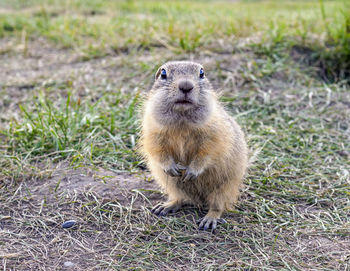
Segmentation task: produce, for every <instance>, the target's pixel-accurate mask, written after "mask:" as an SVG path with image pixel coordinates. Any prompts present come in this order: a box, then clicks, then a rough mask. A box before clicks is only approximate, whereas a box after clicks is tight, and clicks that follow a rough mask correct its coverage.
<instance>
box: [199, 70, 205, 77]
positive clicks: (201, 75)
mask: <svg viewBox="0 0 350 271" xmlns="http://www.w3.org/2000/svg"><path fill="white" fill-rule="evenodd" d="M199 77H200V78H204V70H203V68H201V69H200V70H199Z"/></svg>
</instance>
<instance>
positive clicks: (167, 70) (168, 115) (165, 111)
mask: <svg viewBox="0 0 350 271" xmlns="http://www.w3.org/2000/svg"><path fill="white" fill-rule="evenodd" d="M212 96H214V95H213V90H212V87H211V84H210V83H209V81H208V79H207V78H206V76H205V74H204V69H203V67H202V65H200V64H197V63H194V62H189V61H173V62H168V63H165V64H164V65H162V66H161V67H160V68H159V69H158V71H157V72H156V75H155V82H154V84H153V87H152V90H151V99H152V107H153V109H152V111H153V114H154V116H155V117H156V119H157V120H158V121H159V122H161V123H162V124H165V125H166V124H176V123H177V122H193V123H200V122H203V121H205V119H206V118H207V117H208V116H209V113H210V111H211V107H212V102H213V98H212Z"/></svg>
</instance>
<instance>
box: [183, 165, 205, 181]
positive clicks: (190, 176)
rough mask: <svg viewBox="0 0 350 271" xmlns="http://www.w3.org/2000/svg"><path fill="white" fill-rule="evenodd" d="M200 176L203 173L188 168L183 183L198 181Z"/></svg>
mask: <svg viewBox="0 0 350 271" xmlns="http://www.w3.org/2000/svg"><path fill="white" fill-rule="evenodd" d="M200 174H201V171H198V170H194V169H192V168H190V167H188V168H187V169H186V171H185V173H184V174H183V176H182V181H183V182H187V181H193V180H195V179H197V177H198V176H199V175H200Z"/></svg>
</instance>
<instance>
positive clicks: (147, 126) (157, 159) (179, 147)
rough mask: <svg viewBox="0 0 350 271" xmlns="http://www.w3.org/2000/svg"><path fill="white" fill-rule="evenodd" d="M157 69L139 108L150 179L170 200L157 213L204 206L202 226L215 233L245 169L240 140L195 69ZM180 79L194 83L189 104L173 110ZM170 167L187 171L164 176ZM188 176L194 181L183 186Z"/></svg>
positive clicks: (184, 65)
mask: <svg viewBox="0 0 350 271" xmlns="http://www.w3.org/2000/svg"><path fill="white" fill-rule="evenodd" d="M161 68H164V69H166V70H167V74H168V78H167V79H166V80H163V79H161V78H160V77H159V72H160V70H161ZM161 68H160V69H159V70H158V72H157V74H156V80H155V84H154V86H153V88H152V90H151V91H150V93H149V96H148V99H147V100H146V103H145V106H144V112H143V120H142V135H141V141H140V146H141V151H142V154H143V155H144V157H145V159H146V162H147V164H148V166H149V168H150V170H151V172H152V174H153V175H154V178H155V180H156V181H157V182H158V183H159V184H160V185H161V187H162V188H163V189H164V190H165V192H166V193H167V194H168V196H169V200H168V202H167V203H165V204H162V205H161V208H160V209H159V208H158V211H159V212H158V213H159V214H163V215H164V214H166V213H167V212H168V211H171V210H173V211H175V210H177V209H178V208H179V207H181V205H182V204H184V203H192V204H196V205H199V206H207V207H209V212H208V214H207V215H206V217H205V218H204V222H202V223H201V226H202V227H203V228H205V229H207V228H212V229H214V228H215V226H216V220H217V219H219V218H220V216H221V214H222V212H223V211H224V210H225V209H227V208H230V207H231V206H232V204H234V203H235V202H236V200H237V197H238V195H239V187H240V185H241V183H242V179H243V176H244V173H245V171H246V167H247V147H246V143H245V140H244V135H243V132H242V131H241V129H240V127H239V125H238V124H237V123H236V122H235V121H234V119H233V118H232V117H230V116H229V115H228V114H227V113H226V112H225V110H224V108H223V107H222V106H221V105H220V103H219V102H218V99H217V97H216V94H215V92H214V91H213V90H212V87H211V85H210V83H209V81H208V80H207V79H206V78H205V77H204V78H203V79H202V78H199V76H198V73H199V69H200V68H201V66H200V65H199V64H196V63H192V62H169V63H166V64H165V65H163V66H162V67H161ZM181 80H191V82H192V83H193V84H194V88H193V90H192V91H191V93H190V94H188V95H187V96H186V97H189V99H190V100H191V101H192V104H190V105H187V104H186V105H184V106H182V105H176V102H175V101H176V100H178V99H179V97H184V94H182V93H181V91H179V89H178V83H179V81H181ZM168 81H169V82H168ZM190 95H191V96H190ZM174 164H175V165H180V166H183V167H185V168H186V169H184V170H182V172H181V176H178V177H177V176H175V177H172V176H170V175H168V174H166V172H165V171H167V170H168V169H169V168H171V167H172V166H173V165H174ZM187 173H191V174H192V173H193V175H194V176H195V178H194V179H191V180H186V181H183V179H184V176H185V175H186V174H187Z"/></svg>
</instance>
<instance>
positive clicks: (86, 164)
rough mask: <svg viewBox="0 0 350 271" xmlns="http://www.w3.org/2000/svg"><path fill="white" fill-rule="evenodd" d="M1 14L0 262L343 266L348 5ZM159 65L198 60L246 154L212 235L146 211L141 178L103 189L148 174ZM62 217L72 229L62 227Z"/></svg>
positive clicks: (188, 221)
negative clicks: (143, 126)
mask: <svg viewBox="0 0 350 271" xmlns="http://www.w3.org/2000/svg"><path fill="white" fill-rule="evenodd" d="M0 7H1V9H0V37H1V38H0V65H1V66H0V69H4V70H5V71H6V72H2V73H0V97H1V99H0V202H1V208H2V209H1V215H0V227H1V228H4V229H5V231H0V251H1V252H0V261H1V262H2V264H3V266H5V269H11V270H12V269H14V270H26V269H29V268H32V269H37V268H39V267H40V268H46V269H52V268H54V267H55V268H57V269H60V268H61V267H62V265H63V262H65V261H68V260H72V261H73V262H75V263H76V265H77V268H82V269H87V270H88V269H89V268H90V269H91V268H92V266H93V267H94V268H95V269H106V268H107V269H108V268H110V269H112V268H113V269H115V270H121V269H122V270H125V269H131V270H133V269H135V270H148V269H152V268H153V269H158V270H167V269H174V270H182V269H184V270H188V269H189V268H190V269H192V270H225V269H226V270H232V269H237V270H347V269H349V267H350V262H349V251H350V239H349V236H350V232H349V226H350V220H349V218H350V215H349V214H350V213H349V212H350V188H349V187H350V186H349V182H350V179H349V176H350V175H349V168H350V162H349V158H350V153H349V150H350V140H349V130H350V126H349V123H350V118H349V116H350V104H349V101H350V89H349V78H350V75H349V70H350V67H349V63H350V61H349V55H350V53H349V52H350V50H349V48H350V47H349V44H350V42H349V34H350V31H349V21H350V20H349V14H350V12H347V10H348V9H349V4H348V3H347V2H346V1H239V2H231V1H98V0H89V1H82V0H75V1H63V2H62V1H54V0H51V1H49V0H31V1H20V0H16V1H0ZM170 59H194V60H196V61H199V62H203V63H204V64H205V67H206V75H207V76H208V78H209V79H210V80H211V81H212V83H213V85H214V86H215V87H216V88H218V89H219V90H220V91H221V92H222V96H221V100H222V102H223V104H224V105H225V107H226V108H227V110H228V111H229V112H230V114H232V115H233V116H236V119H237V121H238V122H239V123H240V124H241V126H242V127H243V129H244V130H245V132H246V134H247V139H248V143H249V147H250V149H251V156H252V158H251V160H252V163H251V166H250V169H249V172H248V174H247V178H246V179H245V187H244V188H243V190H242V198H241V201H240V203H239V205H238V206H237V209H236V210H234V211H231V212H228V213H226V214H225V219H226V220H227V221H228V223H227V224H224V225H220V227H219V228H218V232H217V233H216V234H207V233H202V232H198V231H197V229H196V226H195V224H194V223H193V222H194V220H195V219H198V218H199V217H200V216H202V214H201V213H199V212H198V210H197V209H189V210H186V211H184V212H183V211H182V212H180V213H179V214H178V215H177V216H175V217H168V218H162V219H159V218H156V217H154V216H152V215H151V214H150V212H149V211H148V210H147V208H149V207H150V206H151V205H153V204H154V203H155V202H156V200H159V199H160V196H159V193H158V192H157V191H154V190H153V189H151V188H148V186H147V185H149V184H148V183H146V182H142V185H144V186H145V188H144V189H133V190H132V191H124V190H123V187H120V186H117V185H114V184H115V183H117V180H122V181H123V180H124V179H125V181H126V182H129V181H130V182H131V183H132V182H133V181H138V180H139V179H143V178H145V179H149V178H150V177H149V175H148V173H147V170H146V171H145V170H143V168H144V164H143V163H142V161H141V160H140V158H139V157H138V155H137V153H136V147H135V144H136V143H137V140H138V135H139V133H138V127H139V115H138V111H139V108H140V106H141V105H142V101H143V96H144V95H143V94H144V93H147V90H148V89H149V88H150V84H151V83H152V78H153V74H154V72H155V70H156V69H157V67H158V66H159V65H160V64H161V63H163V62H165V61H167V60H170ZM127 172H132V173H134V174H135V175H132V176H130V175H128V174H129V173H127ZM85 183H88V184H89V186H84V184H85ZM113 185H114V186H113ZM83 188H84V189H83ZM71 218H75V219H77V220H78V221H79V226H78V227H77V228H76V229H74V230H71V231H69V230H68V231H62V229H61V228H60V227H59V225H60V224H61V223H62V222H63V221H64V220H68V219H71ZM92 269H93V268H92Z"/></svg>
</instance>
